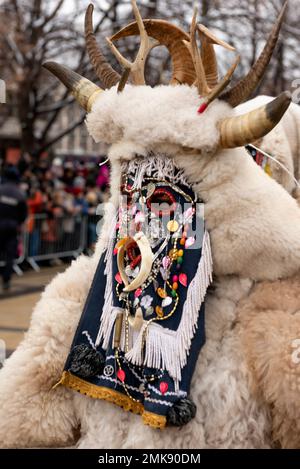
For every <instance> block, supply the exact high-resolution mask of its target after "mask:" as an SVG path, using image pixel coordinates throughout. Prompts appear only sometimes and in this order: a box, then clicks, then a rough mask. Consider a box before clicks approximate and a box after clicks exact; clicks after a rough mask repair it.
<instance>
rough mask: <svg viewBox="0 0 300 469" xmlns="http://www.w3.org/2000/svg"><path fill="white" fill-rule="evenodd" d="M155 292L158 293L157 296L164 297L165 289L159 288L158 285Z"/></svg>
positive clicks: (165, 294)
mask: <svg viewBox="0 0 300 469" xmlns="http://www.w3.org/2000/svg"><path fill="white" fill-rule="evenodd" d="M157 294H158V296H160V298H166V296H167V292H166V290H164V289H163V288H161V287H159V288H158V289H157Z"/></svg>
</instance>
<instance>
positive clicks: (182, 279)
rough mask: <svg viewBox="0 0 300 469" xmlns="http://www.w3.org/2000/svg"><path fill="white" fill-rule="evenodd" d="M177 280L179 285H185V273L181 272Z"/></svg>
mask: <svg viewBox="0 0 300 469" xmlns="http://www.w3.org/2000/svg"><path fill="white" fill-rule="evenodd" d="M179 282H180V283H181V285H183V286H184V287H186V286H187V275H186V274H184V273H182V274H180V275H179Z"/></svg>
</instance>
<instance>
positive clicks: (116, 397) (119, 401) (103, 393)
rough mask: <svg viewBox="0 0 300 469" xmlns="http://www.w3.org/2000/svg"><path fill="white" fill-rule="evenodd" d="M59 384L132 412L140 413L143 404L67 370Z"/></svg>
mask: <svg viewBox="0 0 300 469" xmlns="http://www.w3.org/2000/svg"><path fill="white" fill-rule="evenodd" d="M61 384H63V385H64V386H66V387H68V388H70V389H73V390H74V391H77V392H80V393H81V394H85V395H86V396H89V397H93V398H94V399H104V400H105V401H109V402H112V403H113V404H116V405H118V406H119V407H122V408H123V409H124V410H126V411H131V412H133V413H134V414H142V413H143V411H144V406H143V405H142V404H141V403H140V402H134V401H132V400H131V399H130V398H129V397H128V396H125V395H124V394H121V393H120V392H118V391H115V390H114V389H109V388H104V387H102V386H97V385H96V384H92V383H88V382H87V381H84V380H83V379H81V378H78V377H77V376H74V375H72V374H71V373H69V372H68V371H64V372H63V375H62V379H61Z"/></svg>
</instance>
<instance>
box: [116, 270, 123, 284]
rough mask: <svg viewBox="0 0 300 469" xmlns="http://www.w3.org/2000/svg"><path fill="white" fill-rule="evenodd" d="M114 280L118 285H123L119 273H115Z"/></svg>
mask: <svg viewBox="0 0 300 469" xmlns="http://www.w3.org/2000/svg"><path fill="white" fill-rule="evenodd" d="M115 279H116V281H117V282H118V283H119V284H121V283H123V280H122V277H121V274H120V272H117V273H116V275H115Z"/></svg>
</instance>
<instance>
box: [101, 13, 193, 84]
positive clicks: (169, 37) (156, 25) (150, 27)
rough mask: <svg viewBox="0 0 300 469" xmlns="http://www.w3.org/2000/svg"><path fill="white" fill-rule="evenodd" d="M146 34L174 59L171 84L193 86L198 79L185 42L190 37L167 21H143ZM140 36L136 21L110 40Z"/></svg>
mask: <svg viewBox="0 0 300 469" xmlns="http://www.w3.org/2000/svg"><path fill="white" fill-rule="evenodd" d="M143 22H144V26H145V29H146V32H147V33H148V35H149V36H151V37H152V38H154V39H156V40H157V41H159V44H161V45H163V46H165V47H167V49H168V50H169V52H170V55H171V58H172V66H173V74H172V78H171V81H170V84H188V85H192V84H193V83H194V81H195V79H196V75H195V69H194V64H193V61H192V57H191V55H190V52H189V51H188V50H187V48H186V46H185V44H184V42H183V41H184V40H185V41H189V40H190V37H189V35H188V34H187V33H185V32H184V31H183V30H182V29H180V28H178V27H177V26H175V25H173V24H171V23H169V22H168V21H165V20H149V19H146V20H143ZM138 34H139V29H138V24H137V22H136V21H134V22H133V23H130V24H129V25H128V26H125V27H124V28H123V29H121V30H120V31H119V32H117V33H116V34H114V35H113V36H112V37H111V38H110V39H111V41H117V40H119V39H121V38H124V37H128V36H135V35H138Z"/></svg>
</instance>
